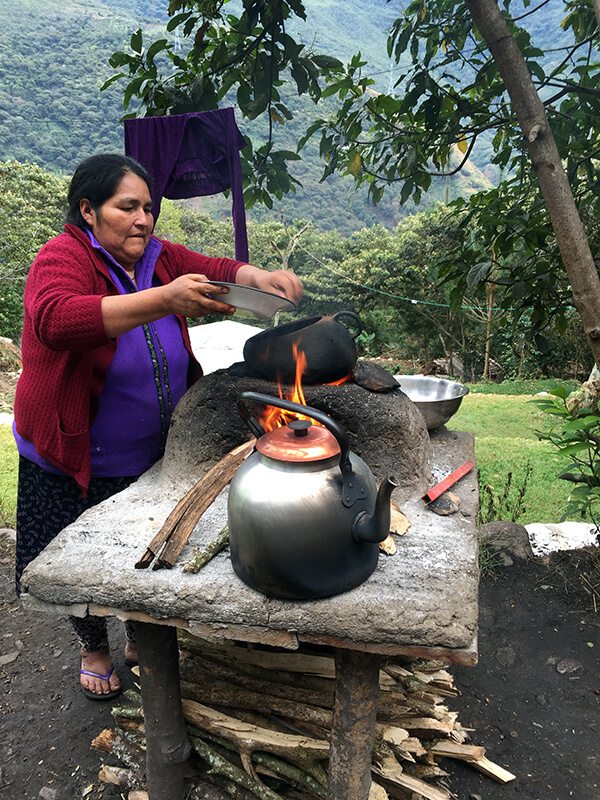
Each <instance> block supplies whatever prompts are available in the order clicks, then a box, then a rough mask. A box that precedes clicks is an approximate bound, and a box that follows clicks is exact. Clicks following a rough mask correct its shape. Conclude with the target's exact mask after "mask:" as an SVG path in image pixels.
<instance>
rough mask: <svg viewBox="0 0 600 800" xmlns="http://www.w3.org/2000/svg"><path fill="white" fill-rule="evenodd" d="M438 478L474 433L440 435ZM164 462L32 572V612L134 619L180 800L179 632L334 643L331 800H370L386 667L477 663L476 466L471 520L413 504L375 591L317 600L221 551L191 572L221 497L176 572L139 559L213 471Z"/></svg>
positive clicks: (158, 788)
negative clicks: (258, 587) (400, 661)
mask: <svg viewBox="0 0 600 800" xmlns="http://www.w3.org/2000/svg"><path fill="white" fill-rule="evenodd" d="M431 442H432V465H433V468H434V475H435V477H436V478H438V479H441V478H442V477H443V476H444V475H445V474H448V473H449V472H450V471H452V470H454V469H456V468H457V467H458V466H460V465H461V464H462V463H463V462H464V461H466V460H468V459H471V460H472V459H473V441H472V437H471V436H470V435H469V434H464V433H456V432H454V431H448V430H446V429H445V428H442V429H441V430H440V431H439V432H436V433H434V434H433V435H432V437H431ZM180 467H181V464H180V462H178V461H177V459H173V458H169V449H168V448H167V455H165V458H164V459H163V460H162V462H159V463H158V464H156V465H155V466H154V467H153V468H152V469H151V470H149V471H148V472H146V473H145V474H144V475H143V476H142V477H141V478H140V479H139V480H138V481H137V482H136V483H135V484H133V485H131V486H130V487H129V488H128V489H126V490H125V491H124V492H121V493H120V494H118V495H115V496H114V497H112V498H110V499H109V500H107V501H105V502H104V503H101V504H100V505H98V506H95V507H94V508H92V509H90V511H88V512H86V513H85V514H83V515H82V516H81V517H80V518H79V519H78V520H77V521H76V522H75V523H74V524H73V525H70V526H69V527H68V528H66V529H65V530H64V531H62V532H61V534H60V535H59V536H58V537H57V538H56V539H55V540H54V542H52V543H51V544H50V545H49V546H48V548H47V549H46V550H45V551H44V552H43V553H42V554H41V555H40V556H38V558H37V559H35V561H33V562H32V563H31V564H30V565H29V567H28V568H27V570H26V571H25V573H24V576H23V586H24V594H23V600H24V602H26V603H29V604H31V605H35V607H36V608H38V609H43V610H47V611H50V612H53V613H67V614H73V615H75V616H85V615H87V614H92V615H97V616H114V617H118V618H120V619H129V620H135V621H136V622H137V627H138V649H139V658H140V670H141V687H142V698H143V704H144V714H145V728H146V737H147V778H148V787H149V795H150V798H151V800H181V799H182V798H183V796H184V784H183V773H184V767H185V762H186V760H187V758H188V756H189V754H190V745H189V742H188V739H187V736H186V729H185V723H184V720H183V716H182V712H181V698H180V689H179V670H178V650H177V637H176V629H177V628H183V629H185V630H187V631H190V632H191V633H192V634H195V635H197V636H200V637H202V638H204V639H206V640H209V641H238V642H254V643H260V644H263V645H269V646H273V647H283V648H288V649H290V650H293V649H297V648H300V647H302V645H303V644H305V643H306V644H310V645H325V646H328V647H333V648H334V651H335V661H336V699H335V708H334V715H333V727H332V738H331V753H330V760H329V764H330V766H329V777H330V793H331V798H332V800H366V798H367V797H368V794H369V786H370V781H371V779H370V760H371V747H372V742H373V737H374V729H375V717H376V702H377V691H378V683H379V666H380V660H381V658H382V657H384V656H387V655H401V656H406V657H409V658H433V659H444V660H447V661H448V662H451V663H458V664H466V665H473V664H475V663H476V660H477V652H476V633H477V613H478V604H477V599H478V580H479V574H478V566H477V563H478V560H477V550H478V548H477V535H476V514H477V508H478V493H477V478H476V474H475V470H473V471H472V472H471V473H470V474H469V475H467V476H466V477H464V478H463V479H462V480H461V481H460V483H459V484H457V486H456V487H455V489H454V491H455V492H456V493H457V494H458V495H459V497H460V498H461V501H462V502H461V508H460V511H459V512H458V513H456V514H454V515H452V516H448V517H440V516H437V515H436V514H434V513H433V512H431V511H429V510H427V509H426V508H425V507H424V504H423V503H422V502H421V500H420V499H419V498H418V497H413V498H410V499H408V500H407V501H406V502H404V503H403V504H402V507H403V510H404V512H405V513H406V515H407V516H408V518H409V520H410V521H411V523H412V526H411V528H410V529H409V531H408V533H406V534H405V535H404V536H403V537H401V538H400V539H399V540H398V541H397V544H398V552H397V553H396V555H394V556H386V555H384V554H381V556H380V558H379V563H378V566H377V569H376V570H375V572H374V573H373V575H372V576H371V577H370V578H369V580H367V581H366V582H365V583H364V584H362V585H361V586H359V587H358V588H356V589H354V590H352V591H350V592H347V593H345V594H342V595H338V596H337V597H332V598H329V599H326V600H316V601H310V602H302V603H300V602H289V601H283V600H277V599H272V598H267V597H265V596H263V595H262V594H260V593H258V592H256V591H254V590H253V589H251V588H249V587H248V586H246V585H245V584H243V583H242V582H241V581H240V580H239V578H238V577H237V576H236V574H235V573H234V571H233V569H232V567H231V562H230V559H229V555H228V553H227V552H223V553H221V554H219V555H218V556H217V557H215V558H214V559H213V560H212V561H211V562H210V563H209V564H208V565H206V566H205V567H204V568H203V569H202V570H201V571H200V572H199V573H197V574H190V573H184V572H183V571H182V564H183V563H184V562H185V561H186V560H187V559H188V558H189V557H190V555H191V549H192V548H193V547H194V546H202V545H204V544H206V543H207V542H209V541H211V540H212V539H213V538H214V537H215V534H216V533H217V532H218V531H219V530H221V528H222V527H223V525H224V524H225V523H226V519H227V508H226V492H223V493H222V494H221V495H220V496H219V497H218V498H217V500H216V501H215V503H214V504H213V505H212V506H211V508H210V509H209V510H208V511H207V512H206V514H205V515H204V516H203V517H202V519H201V520H200V522H199V524H198V525H197V526H196V528H195V530H194V533H193V534H192V538H191V540H190V543H189V545H188V546H187V548H186V550H185V551H184V552H183V554H182V556H181V557H180V559H179V562H178V564H176V565H175V567H174V568H173V569H171V570H156V571H152V570H151V569H149V570H136V569H135V568H134V564H135V562H136V561H137V560H138V559H139V558H140V556H141V555H142V554H143V552H144V550H145V548H146V545H147V544H148V542H149V541H150V539H151V538H152V537H153V536H154V534H155V533H156V532H157V531H158V530H159V528H160V527H161V525H162V523H163V522H164V520H165V519H166V517H167V516H168V514H169V512H170V511H171V510H172V509H173V507H174V506H175V504H176V503H177V502H178V500H179V499H180V498H181V497H182V496H183V495H184V494H185V492H186V491H187V490H188V489H189V488H190V487H191V486H192V485H193V484H194V483H195V481H196V480H197V479H198V478H199V477H200V476H201V474H202V472H199V473H193V472H192V473H190V472H189V470H182V469H181V468H180Z"/></svg>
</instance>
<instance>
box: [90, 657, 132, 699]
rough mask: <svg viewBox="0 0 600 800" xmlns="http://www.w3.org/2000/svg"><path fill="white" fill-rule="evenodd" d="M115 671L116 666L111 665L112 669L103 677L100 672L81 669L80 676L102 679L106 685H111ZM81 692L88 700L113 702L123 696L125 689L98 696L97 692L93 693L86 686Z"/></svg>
mask: <svg viewBox="0 0 600 800" xmlns="http://www.w3.org/2000/svg"><path fill="white" fill-rule="evenodd" d="M114 671H115V665H114V664H111V666H110V669H109V670H108V672H107V673H106V675H101V674H100V673H99V672H90V671H89V670H87V669H80V670H79V674H80V675H89V676H90V678H100V680H101V681H106V683H109V681H110V676H111V675H112V674H113V672H114ZM109 685H110V684H109ZM81 691H82V692H83V694H84V695H85V696H86V697H87V699H88V700H113V699H114V698H115V697H118V696H119V695H120V694H121V692H122V691H123V687H121V688H119V689H115V690H114V691H112V692H107V693H106V694H98V693H96V692H92V691H90V690H89V689H86V688H85V686H82V687H81Z"/></svg>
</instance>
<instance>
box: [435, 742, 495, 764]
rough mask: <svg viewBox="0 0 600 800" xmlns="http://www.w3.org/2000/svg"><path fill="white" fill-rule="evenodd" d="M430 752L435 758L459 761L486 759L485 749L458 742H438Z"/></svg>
mask: <svg viewBox="0 0 600 800" xmlns="http://www.w3.org/2000/svg"><path fill="white" fill-rule="evenodd" d="M429 752H430V753H431V755H432V756H433V757H434V758H455V759H457V760H458V761H477V760H478V759H482V758H484V757H485V747H479V746H477V745H474V744H459V743H458V742H436V743H435V744H434V745H433V747H431V748H430V750H429Z"/></svg>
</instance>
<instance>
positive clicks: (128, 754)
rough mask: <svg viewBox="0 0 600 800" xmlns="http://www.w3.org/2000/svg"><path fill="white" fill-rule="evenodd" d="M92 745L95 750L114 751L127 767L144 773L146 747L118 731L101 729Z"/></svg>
mask: <svg viewBox="0 0 600 800" xmlns="http://www.w3.org/2000/svg"><path fill="white" fill-rule="evenodd" d="M92 747H93V748H94V749H95V750H102V751H104V752H105V753H112V754H113V755H114V756H116V757H117V758H118V759H119V760H120V761H122V762H123V764H125V766H126V767H128V768H129V769H132V770H134V771H136V772H139V773H140V774H141V775H143V771H144V769H143V765H144V758H145V752H144V749H143V748H142V747H140V746H139V744H137V743H134V742H131V741H128V740H127V739H126V738H124V737H123V736H121V735H120V734H119V733H117V732H116V731H112V730H110V728H107V729H105V730H103V731H101V733H99V734H98V736H96V738H95V739H94V740H93V742H92Z"/></svg>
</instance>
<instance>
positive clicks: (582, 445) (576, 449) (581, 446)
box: [558, 442, 589, 456]
mask: <svg viewBox="0 0 600 800" xmlns="http://www.w3.org/2000/svg"><path fill="white" fill-rule="evenodd" d="M588 449H589V444H588V443H587V442H577V443H576V444H569V445H567V446H566V447H559V449H558V452H559V453H561V455H563V456H572V455H575V454H576V453H581V452H583V451H584V450H588Z"/></svg>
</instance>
